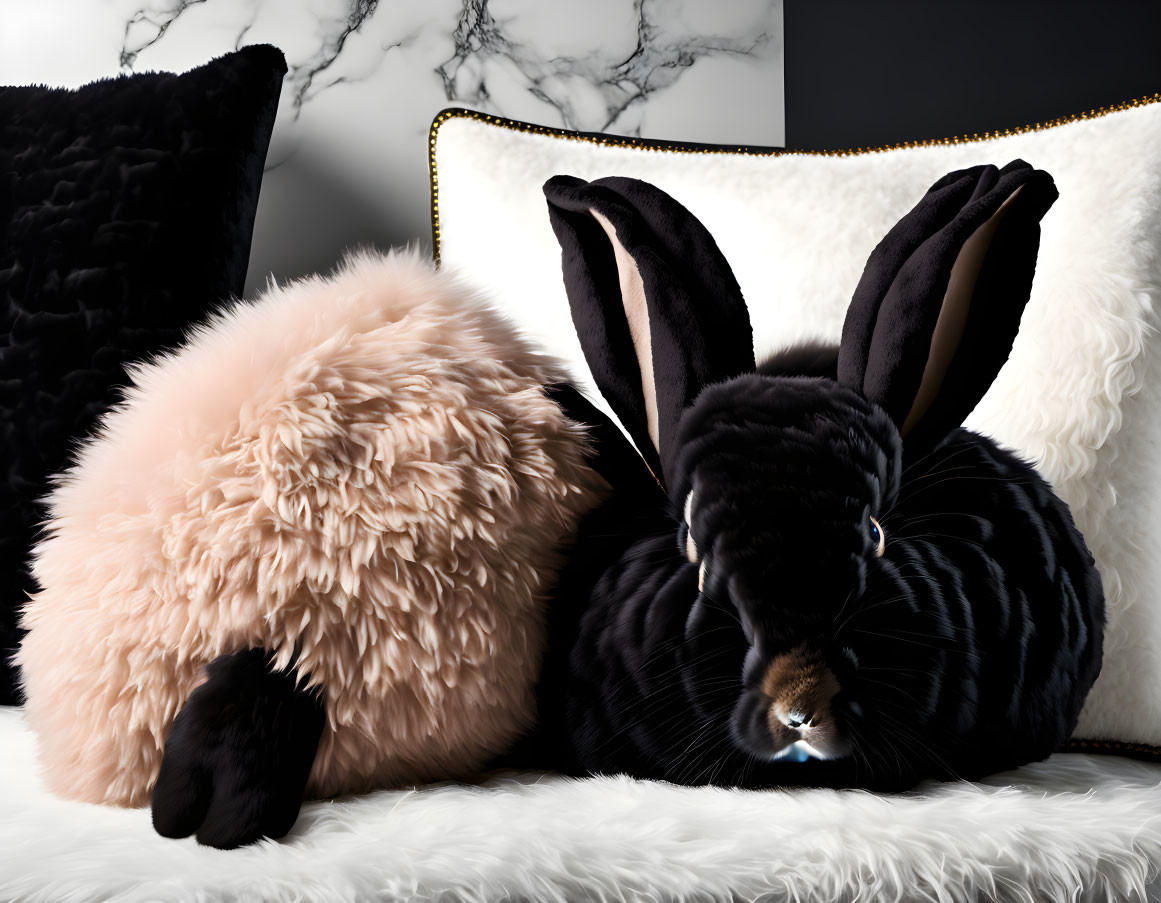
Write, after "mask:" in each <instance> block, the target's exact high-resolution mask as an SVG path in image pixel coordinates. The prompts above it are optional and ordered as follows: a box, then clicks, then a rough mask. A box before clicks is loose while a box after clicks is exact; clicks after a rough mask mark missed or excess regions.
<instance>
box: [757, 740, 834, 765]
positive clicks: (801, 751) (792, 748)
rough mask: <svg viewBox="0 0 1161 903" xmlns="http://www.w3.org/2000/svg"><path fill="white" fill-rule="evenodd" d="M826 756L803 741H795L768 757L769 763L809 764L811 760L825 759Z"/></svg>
mask: <svg viewBox="0 0 1161 903" xmlns="http://www.w3.org/2000/svg"><path fill="white" fill-rule="evenodd" d="M825 758H827V757H826V756H824V755H822V754H821V753H819V751H818V750H817V749H815V748H814V747H813V746H811V745H810V744H809V743H807V742H806V741H805V740H796V741H795V742H793V743H791V744H790V745H789V746H787V747H786V748H785V749H780V750H779V751H778V752H776V753H774V754H773V755H772V756H770V761H771V762H809V761H810V760H811V759H825Z"/></svg>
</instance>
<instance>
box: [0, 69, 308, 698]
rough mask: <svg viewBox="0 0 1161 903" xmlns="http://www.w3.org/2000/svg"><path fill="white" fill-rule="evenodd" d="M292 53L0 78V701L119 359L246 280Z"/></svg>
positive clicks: (120, 368)
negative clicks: (15, 83)
mask: <svg viewBox="0 0 1161 903" xmlns="http://www.w3.org/2000/svg"><path fill="white" fill-rule="evenodd" d="M285 71H286V63H285V61H284V60H283V58H282V54H281V53H280V52H279V51H278V50H277V49H276V48H274V47H269V46H254V47H246V48H243V49H242V50H240V51H237V52H235V53H231V54H228V55H226V56H224V57H222V58H220V59H217V60H214V61H212V62H210V63H208V64H206V65H205V66H201V67H200V68H198V69H195V70H193V71H191V72H187V73H184V74H182V75H173V74H170V73H166V72H157V73H144V74H139V75H133V76H126V77H120V78H116V79H108V80H103V81H99V82H94V83H93V84H89V85H85V86H83V87H81V88H78V89H76V90H65V89H60V88H45V87H40V86H29V87H0V462H2V464H3V466H2V467H0V581H2V584H3V586H2V588H0V703H6V704H8V703H16V702H19V701H20V688H19V685H18V681H17V679H16V675H15V673H14V671H15V669H14V668H13V667H12V666H11V663H10V661H9V655H10V653H11V652H12V651H14V650H15V648H16V646H17V644H18V643H19V641H20V638H21V636H22V631H21V630H20V629H19V628H18V627H17V622H18V615H19V610H20V607H21V606H22V604H23V602H24V599H25V598H26V597H27V594H28V593H29V592H31V591H33V590H34V589H35V587H34V585H33V581H32V578H31V576H30V575H29V573H28V563H29V562H28V559H29V551H30V549H31V547H32V545H33V543H34V542H35V540H36V533H37V530H38V528H39V525H40V524H41V522H42V521H43V520H44V516H45V512H44V509H43V508H42V507H41V505H40V501H39V500H40V498H41V496H43V495H44V493H45V492H47V491H48V489H49V487H50V484H49V480H50V477H51V476H52V475H53V474H56V473H58V472H59V471H60V470H61V469H62V468H63V467H64V466H65V465H66V464H67V463H68V458H69V455H70V453H71V451H72V450H73V447H74V444H75V443H76V442H77V441H78V440H80V439H81V438H83V437H84V436H85V435H86V434H87V433H88V432H89V431H90V430H91V429H92V428H93V427H94V425H95V424H96V423H97V420H98V418H99V417H100V415H101V414H102V413H103V412H104V411H106V410H108V408H109V406H110V405H112V404H113V403H114V402H115V401H116V400H117V399H118V397H119V394H120V389H121V387H122V386H124V385H125V383H126V382H127V379H128V378H127V376H126V370H125V366H126V364H127V363H129V362H130V361H134V360H139V359H141V358H143V357H147V356H149V355H152V354H155V353H157V352H158V351H161V350H163V349H166V348H169V347H172V346H173V345H175V344H177V343H178V342H179V341H181V338H182V335H183V333H184V331H185V329H186V328H187V327H188V326H189V325H190V324H191V323H193V322H195V321H197V320H200V319H201V318H202V317H203V316H205V315H206V314H207V313H208V312H209V311H212V310H213V309H215V308H216V307H217V306H218V304H219V303H220V302H221V301H223V300H225V299H227V298H230V297H232V296H237V295H240V294H241V292H242V288H243V283H244V281H245V277H246V265H247V262H248V260H249V257H250V236H251V232H252V230H253V226H254V214H255V210H256V209H257V205H258V188H259V185H260V184H261V180H262V166H263V163H264V161H265V159H266V147H267V144H268V142H269V140H270V132H271V129H272V128H273V125H274V115H275V111H276V110H277V107H278V96H279V91H280V87H281V83H282V75H283V73H285Z"/></svg>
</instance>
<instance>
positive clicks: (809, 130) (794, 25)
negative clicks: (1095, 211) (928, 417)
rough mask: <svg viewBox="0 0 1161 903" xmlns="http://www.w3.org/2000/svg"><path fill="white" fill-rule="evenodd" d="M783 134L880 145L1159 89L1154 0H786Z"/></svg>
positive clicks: (800, 142)
mask: <svg viewBox="0 0 1161 903" xmlns="http://www.w3.org/2000/svg"><path fill="white" fill-rule="evenodd" d="M784 23H785V40H786V56H785V77H786V82H785V90H786V142H787V145H788V146H790V147H796V148H843V147H850V146H874V145H882V144H893V143H895V142H899V141H906V140H915V139H922V138H937V137H949V136H953V135H961V134H965V133H972V132H984V131H989V130H993V129H996V128H1005V127H1012V126H1019V125H1026V124H1029V123H1034V122H1037V121H1043V120H1045V119H1051V118H1055V117H1057V116H1063V115H1067V114H1069V113H1076V112H1080V111H1082V110H1088V109H1091V108H1095V107H1100V106H1105V105H1111V104H1116V103H1119V102H1121V101H1124V100H1129V99H1132V98H1136V97H1141V96H1143V95H1146V94H1153V93H1155V92H1159V91H1161V2H1155V0H886V2H871V0H788V2H787V3H786V5H785V11H784Z"/></svg>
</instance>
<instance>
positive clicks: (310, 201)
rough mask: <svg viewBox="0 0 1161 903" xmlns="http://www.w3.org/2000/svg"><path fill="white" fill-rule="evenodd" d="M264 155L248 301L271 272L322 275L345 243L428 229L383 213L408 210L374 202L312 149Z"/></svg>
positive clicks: (426, 243)
mask: <svg viewBox="0 0 1161 903" xmlns="http://www.w3.org/2000/svg"><path fill="white" fill-rule="evenodd" d="M270 160H272V161H275V162H273V163H271V164H268V168H267V170H266V173H265V175H264V177H263V181H262V193H261V197H260V199H259V202H258V212H257V216H256V218H255V223H254V239H253V243H252V244H251V249H250V268H249V270H248V271H247V273H246V297H247V298H253V297H255V296H256V295H257V294H258V293H259V292H260V291H262V289H263V288H264V287H265V286H266V283H267V280H268V278H269V276H270V275H271V274H272V273H273V274H276V275H277V277H278V280H279V282H285V281H287V280H290V279H294V278H297V277H299V276H307V275H310V274H312V273H327V272H330V271H331V270H332V269H334V267H335V265H336V264H337V263H338V262H339V260H341V259H342V256H343V253H344V252H345V251H346V250H347V249H349V248H356V247H368V246H373V247H375V248H378V249H380V250H386V249H387V248H390V247H393V246H397V245H405V244H407V243H408V242H414V241H415V237H416V236H417V235H425V234H426V231H427V225H426V224H425V223H422V222H419V223H416V222H408V221H406V219H405V218H403V217H391V216H389V215H385V211H386V210H388V209H392V208H394V209H399V210H401V211H405V210H407V209H409V207H408V205H407V204H406V203H404V202H403V201H402V200H401V201H400V203H399V204H398V205H393V204H386V205H385V204H383V198H382V196H381V194H380V195H379V196H378V197H376V198H375V200H374V201H373V200H372V199H371V198H370V197H368V196H367V195H366V193H365V192H362V191H360V190H359V188H358V186H356V185H353V184H348V183H346V182H344V181H343V179H342V178H341V171H340V170H339V168H338V167H336V165H335V162H334V161H333V160H331V159H328V158H327V156H326V154H324V153H320V152H319V151H318V150H317V149H312V148H310V147H309V146H307V145H305V144H304V145H300V146H299V147H298V148H297V150H296V151H295V152H294V153H292V154H290V155H289V156H286V157H285V158H284V159H283V158H282V157H280V156H279V154H278V153H277V151H273V150H272V151H271V154H270ZM279 161H280V162H279ZM378 191H379V192H381V191H382V188H381V187H380V188H379V189H378ZM420 247H421V248H422V249H423V251H424V253H426V254H429V255H430V253H431V239H430V238H426V239H421V240H420Z"/></svg>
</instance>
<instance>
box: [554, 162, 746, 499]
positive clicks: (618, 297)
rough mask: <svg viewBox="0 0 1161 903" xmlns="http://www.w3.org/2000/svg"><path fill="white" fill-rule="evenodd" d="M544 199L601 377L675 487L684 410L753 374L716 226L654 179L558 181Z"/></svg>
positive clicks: (737, 294) (583, 337)
mask: <svg viewBox="0 0 1161 903" xmlns="http://www.w3.org/2000/svg"><path fill="white" fill-rule="evenodd" d="M544 194H545V197H546V198H547V199H548V211H549V218H550V219H551V221H552V228H553V231H554V232H555V233H556V237H557V239H558V240H559V241H560V245H561V251H562V255H561V256H562V262H563V269H564V282H565V288H566V290H567V292H568V300H569V306H570V307H571V309H572V319H573V323H574V325H575V326H576V331H577V336H578V337H579V338H580V343H581V348H582V349H583V350H584V354H585V359H586V360H587V361H588V363H589V368H590V369H591V370H592V373H593V379H594V380H596V383H597V386H598V387H599V388H600V390H601V394H603V395H604V396H605V399H606V400H607V401H608V402H609V405H610V406H611V407H612V409H613V411H614V412H615V413H616V414H617V416H618V417H619V418H620V419H621V422H622V423H623V424H624V426H625V428H626V429H627V430H628V431H629V435H630V436H632V437H633V441H634V442H635V443H636V445H637V449H638V451H640V452H641V455H642V457H644V459H645V462H646V463H647V464H648V465H649V467H650V469H651V470H652V471H653V473H654V474H655V475H656V476H657V477H658V479H660V480H662V481H664V472H665V470H666V464H667V463H668V462H669V461H670V459H671V458H672V456H673V455H674V453H675V449H674V440H675V436H674V433H675V431H676V428H677V422H678V419H679V418H680V417H681V413H682V411H683V410H684V409H685V408H686V407H687V406H688V405H689V404H690V403H691V402H692V401H693V400H694V399H695V398H696V397H697V395H698V393H699V392H701V390H702V389H703V388H704V387H705V386H707V385H709V384H710V383H715V382H719V381H721V380H724V379H729V378H730V377H733V376H737V375H738V374H740V373H744V372H748V371H753V369H754V344H753V337H752V333H751V330H750V317H749V314H748V313H747V311H746V302H745V301H744V300H743V298H742V292H741V290H740V289H739V288H738V283H737V280H736V279H734V274H733V272H732V271H731V270H730V266H729V264H728V263H727V262H726V259H725V258H724V257H723V256H722V253H721V251H719V250H718V246H717V245H716V244H715V243H714V240H713V238H712V236H711V235H710V234H709V232H708V231H707V230H706V228H705V226H703V225H702V224H701V223H700V222H699V221H698V220H697V218H696V217H694V216H693V214H691V213H690V212H689V211H688V210H686V209H685V208H684V207H682V206H681V205H680V204H679V203H677V201H675V200H674V199H673V198H671V197H670V196H669V195H667V194H666V193H665V192H663V191H661V190H660V189H658V188H655V187H654V186H652V185H650V184H648V183H647V182H641V181H638V180H636V179H626V178H606V179H598V180H596V181H595V182H585V181H583V180H581V179H576V178H572V177H571V176H554V177H553V178H551V179H549V180H548V182H546V183H545V185H544Z"/></svg>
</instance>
